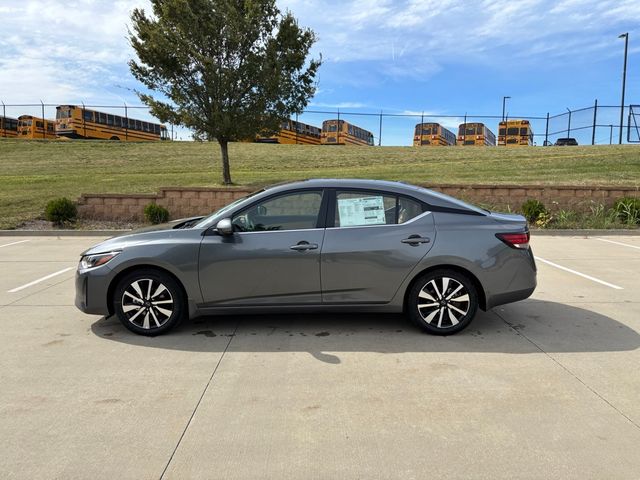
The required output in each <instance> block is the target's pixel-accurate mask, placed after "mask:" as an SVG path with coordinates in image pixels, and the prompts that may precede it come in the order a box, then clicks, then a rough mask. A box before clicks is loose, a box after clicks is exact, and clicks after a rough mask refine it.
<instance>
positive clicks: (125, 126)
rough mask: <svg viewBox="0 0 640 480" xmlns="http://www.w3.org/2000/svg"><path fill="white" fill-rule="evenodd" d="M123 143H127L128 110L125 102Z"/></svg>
mask: <svg viewBox="0 0 640 480" xmlns="http://www.w3.org/2000/svg"><path fill="white" fill-rule="evenodd" d="M124 141H125V142H128V141H129V109H128V107H127V102H124Z"/></svg>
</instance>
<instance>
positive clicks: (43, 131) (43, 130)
mask: <svg viewBox="0 0 640 480" xmlns="http://www.w3.org/2000/svg"><path fill="white" fill-rule="evenodd" d="M40 105H41V106H42V138H43V139H45V138H46V137H45V134H46V133H47V129H46V128H45V124H44V103H43V102H42V100H40ZM37 129H38V123H37V122H36V130H37Z"/></svg>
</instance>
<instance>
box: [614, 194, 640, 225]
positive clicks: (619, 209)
mask: <svg viewBox="0 0 640 480" xmlns="http://www.w3.org/2000/svg"><path fill="white" fill-rule="evenodd" d="M613 209H614V210H615V212H616V215H617V216H618V218H619V219H620V220H621V221H622V222H623V223H626V224H627V225H636V224H639V223H640V198H630V197H626V198H621V199H619V200H616V203H614V204H613Z"/></svg>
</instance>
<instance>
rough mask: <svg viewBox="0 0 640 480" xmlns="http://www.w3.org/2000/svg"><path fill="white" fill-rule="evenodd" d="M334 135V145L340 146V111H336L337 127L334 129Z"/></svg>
mask: <svg viewBox="0 0 640 480" xmlns="http://www.w3.org/2000/svg"><path fill="white" fill-rule="evenodd" d="M336 133H337V134H338V135H337V138H336V145H340V109H338V126H337V127H336Z"/></svg>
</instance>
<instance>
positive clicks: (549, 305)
mask: <svg viewBox="0 0 640 480" xmlns="http://www.w3.org/2000/svg"><path fill="white" fill-rule="evenodd" d="M91 330H92V332H93V333H94V334H95V335H97V336H98V337H100V338H102V339H105V340H109V341H113V342H121V343H126V344H129V345H135V346H139V347H147V348H163V349H172V350H184V351H193V352H216V351H219V352H222V351H224V350H226V349H228V350H229V351H230V352H299V351H306V352H308V353H310V354H311V355H313V356H314V357H315V358H317V359H318V360H321V361H324V362H327V363H340V358H339V353H340V352H378V353H402V352H488V353H513V354H528V353H540V352H541V351H545V352H550V353H551V352H559V353H564V352H614V351H628V350H635V349H637V348H638V347H639V346H640V335H639V334H638V333H637V332H636V331H635V330H633V329H631V328H629V327H628V326H626V325H624V324H623V323H620V322H619V321H617V320H614V319H612V318H610V317H607V316H604V315H602V314H600V313H596V312H594V311H591V310H587V309H584V308H580V307H576V306H570V305H565V304H562V303H556V302H547V301H541V300H535V299H529V300H526V301H523V302H519V303H515V304H511V305H508V306H505V307H499V308H497V309H495V310H492V311H489V312H479V313H478V315H477V317H476V318H475V319H474V321H473V323H472V324H471V325H470V326H469V327H468V328H467V329H466V330H464V331H462V332H460V333H459V334H457V335H452V336H447V337H437V336H432V335H427V334H423V333H422V331H421V330H420V329H418V328H417V327H415V326H414V325H413V324H411V323H410V322H409V321H408V320H406V319H405V318H404V317H403V316H402V315H397V314H360V313H359V314H353V313H340V314H336V313H332V314H327V313H324V314H281V315H224V316H208V317H200V318H196V319H194V320H190V321H185V322H183V323H182V324H181V325H180V326H179V327H178V328H176V329H175V330H173V331H172V332H171V333H169V334H167V335H162V336H158V337H143V336H139V335H135V334H133V333H131V332H129V331H128V330H127V329H125V328H124V327H123V326H122V325H121V324H120V322H119V321H118V319H117V318H115V317H109V318H104V317H103V318H101V319H99V320H98V321H96V322H95V323H93V325H92V326H91ZM329 352H330V353H329Z"/></svg>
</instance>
